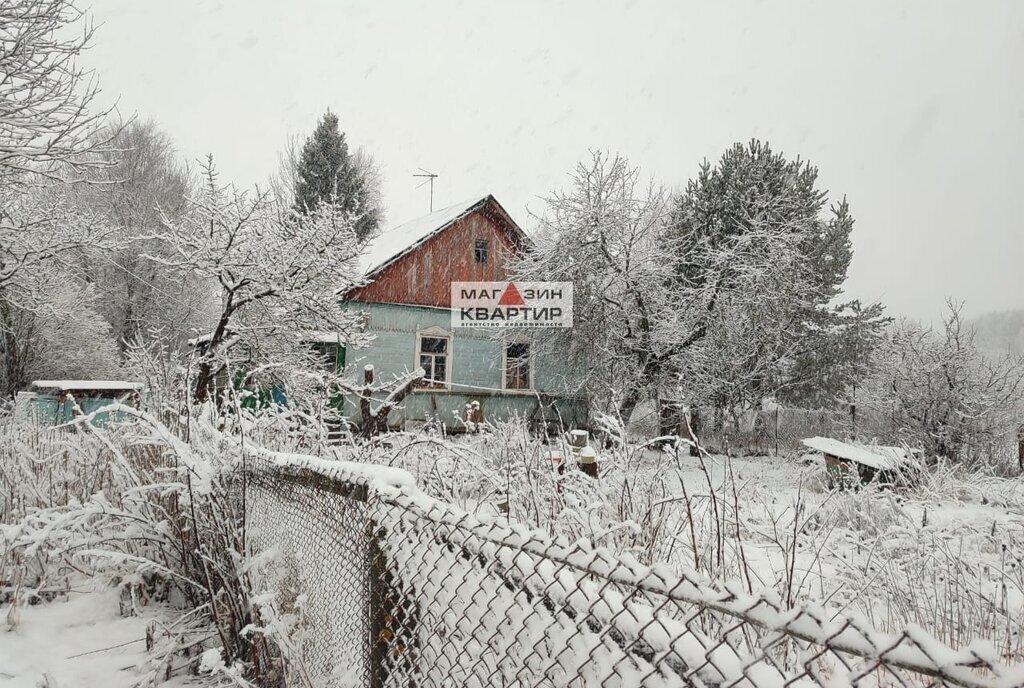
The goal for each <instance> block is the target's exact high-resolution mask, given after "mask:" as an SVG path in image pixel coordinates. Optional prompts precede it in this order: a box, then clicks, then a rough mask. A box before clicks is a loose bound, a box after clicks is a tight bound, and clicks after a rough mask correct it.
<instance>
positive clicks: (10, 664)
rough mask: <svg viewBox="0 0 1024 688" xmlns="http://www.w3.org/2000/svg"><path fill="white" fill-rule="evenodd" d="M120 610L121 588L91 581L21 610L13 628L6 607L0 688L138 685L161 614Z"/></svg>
mask: <svg viewBox="0 0 1024 688" xmlns="http://www.w3.org/2000/svg"><path fill="white" fill-rule="evenodd" d="M118 610H119V605H118V593H117V591H116V590H114V589H111V588H96V589H92V588H90V587H89V584H87V583H82V587H81V588H79V589H78V590H77V591H73V592H71V593H70V595H69V596H68V597H67V598H66V599H60V600H56V601H53V602H47V603H44V604H39V605H35V606H26V607H21V608H19V609H18V610H17V618H16V623H15V624H14V627H13V628H11V627H10V625H9V624H8V612H9V611H10V607H8V606H7V605H3V606H0V686H2V687H3V688H38V687H40V686H42V687H43V688H93V687H95V688H121V687H124V688H129V687H130V686H132V685H134V683H135V681H137V680H138V678H139V677H138V674H137V673H136V667H137V666H138V665H139V664H140V663H141V662H143V661H144V660H145V659H146V644H145V637H146V625H147V624H148V623H149V622H150V620H151V619H152V618H153V617H154V615H155V614H158V613H159V612H158V610H157V609H153V610H151V611H150V612H148V613H146V614H144V615H143V616H129V617H123V616H121V615H120V614H119V611H118ZM169 685H172V686H173V685H174V684H173V683H171V684H169ZM179 685H183V684H179Z"/></svg>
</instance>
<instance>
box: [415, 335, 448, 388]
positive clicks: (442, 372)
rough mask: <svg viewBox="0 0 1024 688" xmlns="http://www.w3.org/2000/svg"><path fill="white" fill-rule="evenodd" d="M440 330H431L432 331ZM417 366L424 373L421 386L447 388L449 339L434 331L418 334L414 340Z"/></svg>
mask: <svg viewBox="0 0 1024 688" xmlns="http://www.w3.org/2000/svg"><path fill="white" fill-rule="evenodd" d="M434 329H437V330H439V329H440V328H432V330H434ZM416 342H417V344H416V359H417V365H419V367H420V368H423V370H424V371H425V372H426V375H425V376H424V378H423V381H422V383H421V384H422V385H423V386H425V387H447V386H448V356H449V354H450V353H451V337H450V336H448V335H447V334H441V333H438V332H434V331H427V332H425V333H420V334H419V336H418V337H417V340H416Z"/></svg>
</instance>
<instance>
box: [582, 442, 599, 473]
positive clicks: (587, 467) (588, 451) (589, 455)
mask: <svg viewBox="0 0 1024 688" xmlns="http://www.w3.org/2000/svg"><path fill="white" fill-rule="evenodd" d="M580 470H581V471H583V472H584V473H585V474H587V475H589V476H590V477H591V478H595V479H596V478H597V452H595V451H594V449H593V448H592V447H583V448H582V449H580Z"/></svg>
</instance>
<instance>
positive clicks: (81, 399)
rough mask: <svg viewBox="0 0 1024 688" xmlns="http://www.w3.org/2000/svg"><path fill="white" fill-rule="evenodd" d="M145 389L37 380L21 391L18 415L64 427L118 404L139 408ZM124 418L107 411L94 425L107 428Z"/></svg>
mask: <svg viewBox="0 0 1024 688" xmlns="http://www.w3.org/2000/svg"><path fill="white" fill-rule="evenodd" d="M142 391H143V386H142V384H141V383H138V382H125V381H122V380H36V381H34V382H33V383H32V384H31V386H30V388H29V391H27V392H19V393H18V399H17V406H16V412H17V413H18V415H19V416H21V417H23V418H26V419H31V420H34V421H36V422H40V423H46V424H52V425H60V424H62V423H68V422H70V421H71V420H73V419H74V418H75V417H76V416H78V415H88V414H90V413H92V412H93V411H96V410H97V409H101V408H103V407H104V406H109V405H110V404H113V403H115V402H119V403H122V404H125V405H127V406H136V407H137V406H138V404H139V400H140V397H141V395H142ZM123 419H124V414H122V413H120V412H117V411H114V412H103V413H100V414H97V416H96V417H95V418H94V419H93V422H94V423H95V424H97V425H103V424H105V423H109V422H111V421H119V420H123Z"/></svg>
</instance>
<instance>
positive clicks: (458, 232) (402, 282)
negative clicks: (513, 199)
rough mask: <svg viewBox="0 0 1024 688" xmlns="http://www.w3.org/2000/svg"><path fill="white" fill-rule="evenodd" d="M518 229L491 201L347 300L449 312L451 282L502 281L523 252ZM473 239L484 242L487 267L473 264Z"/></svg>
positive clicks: (437, 235) (386, 269)
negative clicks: (443, 309) (428, 307)
mask: <svg viewBox="0 0 1024 688" xmlns="http://www.w3.org/2000/svg"><path fill="white" fill-rule="evenodd" d="M520 235H521V233H520V230H519V228H518V227H516V226H515V225H514V224H513V223H512V221H511V220H510V219H508V216H507V215H505V213H504V212H503V211H502V210H501V207H500V206H499V205H498V204H497V203H496V202H495V201H494V200H493V199H488V201H487V202H486V203H485V204H484V205H483V206H482V207H481V208H479V209H477V210H474V211H473V212H471V213H469V214H468V215H466V216H465V217H463V218H462V219H460V220H458V221H456V222H455V223H453V224H452V225H451V226H450V227H448V228H447V229H445V230H444V231H442V232H439V233H438V234H436V235H435V236H433V237H431V238H430V239H428V240H427V241H426V242H424V243H423V245H422V246H420V247H418V248H416V249H415V250H413V251H411V252H409V253H408V254H406V255H404V256H402V257H401V258H399V259H398V260H396V261H395V262H393V263H391V264H390V265H388V266H386V267H385V268H384V269H383V270H381V271H380V272H378V273H376V274H375V275H373V276H372V277H371V280H372V281H371V282H370V283H369V284H367V285H366V286H364V287H360V288H358V289H355V290H353V291H352V292H350V293H349V294H348V296H347V298H348V299H351V300H356V301H364V302H373V303H396V304H413V305H420V306H434V307H437V308H450V307H451V283H452V282H469V281H481V282H502V281H505V280H507V279H509V278H510V276H511V275H510V268H511V264H512V259H513V258H514V256H516V255H517V254H518V252H519V251H520V250H521V247H520V246H519V245H518V244H517V242H518V237H519V236H520ZM477 239H486V240H487V242H488V256H487V262H486V263H483V264H481V263H477V262H475V260H474V255H473V250H474V246H475V244H476V240H477Z"/></svg>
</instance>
